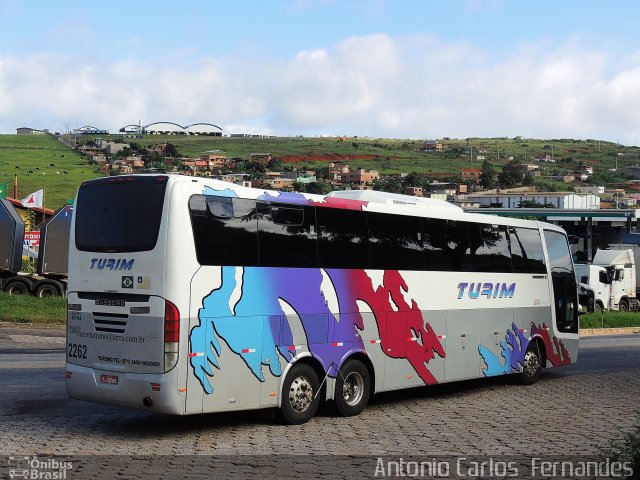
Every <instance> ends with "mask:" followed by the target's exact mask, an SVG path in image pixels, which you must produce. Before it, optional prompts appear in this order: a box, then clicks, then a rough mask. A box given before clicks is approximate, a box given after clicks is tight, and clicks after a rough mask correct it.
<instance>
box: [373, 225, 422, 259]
mask: <svg viewBox="0 0 640 480" xmlns="http://www.w3.org/2000/svg"><path fill="white" fill-rule="evenodd" d="M367 222H368V225H369V257H370V267H371V268H376V269H381V270H422V269H423V268H424V255H423V253H422V240H421V239H422V225H421V221H420V218H415V217H405V216H401V215H388V214H384V213H367Z"/></svg>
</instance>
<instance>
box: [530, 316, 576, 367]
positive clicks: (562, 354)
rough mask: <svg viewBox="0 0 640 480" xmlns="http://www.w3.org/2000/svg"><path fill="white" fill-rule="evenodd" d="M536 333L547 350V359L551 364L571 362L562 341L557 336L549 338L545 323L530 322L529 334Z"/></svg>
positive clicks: (558, 364)
mask: <svg viewBox="0 0 640 480" xmlns="http://www.w3.org/2000/svg"><path fill="white" fill-rule="evenodd" d="M536 335H538V336H540V338H541V339H542V341H543V343H544V347H545V350H546V351H547V360H549V361H550V362H551V365H553V366H554V367H559V366H561V365H570V364H571V358H570V357H569V352H567V349H566V348H565V346H564V343H563V342H562V340H560V339H559V338H558V337H553V340H551V337H550V335H549V329H548V327H547V324H546V323H543V324H542V327H540V326H537V325H535V324H531V336H532V337H533V336H536Z"/></svg>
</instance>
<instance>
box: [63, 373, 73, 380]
mask: <svg viewBox="0 0 640 480" xmlns="http://www.w3.org/2000/svg"><path fill="white" fill-rule="evenodd" d="M71 375H73V372H69V371H67V372H64V378H66V379H70V378H71Z"/></svg>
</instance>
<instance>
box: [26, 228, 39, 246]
mask: <svg viewBox="0 0 640 480" xmlns="http://www.w3.org/2000/svg"><path fill="white" fill-rule="evenodd" d="M24 244H25V245H28V246H29V247H31V248H37V247H39V246H40V232H39V231H37V232H24Z"/></svg>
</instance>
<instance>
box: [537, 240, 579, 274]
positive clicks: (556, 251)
mask: <svg viewBox="0 0 640 480" xmlns="http://www.w3.org/2000/svg"><path fill="white" fill-rule="evenodd" d="M544 240H545V243H546V244H547V253H548V255H549V265H550V267H551V273H565V274H571V275H573V262H572V261H571V252H570V251H569V244H568V243H567V237H566V236H565V235H563V234H562V233H559V232H554V231H551V230H545V231H544Z"/></svg>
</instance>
